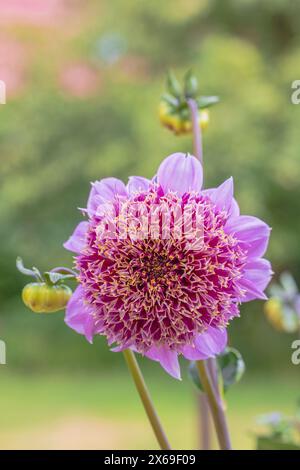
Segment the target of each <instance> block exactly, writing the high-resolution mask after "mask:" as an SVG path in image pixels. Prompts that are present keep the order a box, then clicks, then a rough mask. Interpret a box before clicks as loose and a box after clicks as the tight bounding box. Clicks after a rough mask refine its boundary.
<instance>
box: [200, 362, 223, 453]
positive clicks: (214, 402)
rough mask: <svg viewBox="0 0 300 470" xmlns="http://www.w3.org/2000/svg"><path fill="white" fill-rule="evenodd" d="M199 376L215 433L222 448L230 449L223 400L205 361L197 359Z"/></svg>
mask: <svg viewBox="0 0 300 470" xmlns="http://www.w3.org/2000/svg"><path fill="white" fill-rule="evenodd" d="M197 368H198V372H199V377H200V380H201V383H202V386H203V389H204V391H205V393H206V396H207V399H208V402H209V406H210V409H211V413H212V417H213V421H214V425H215V428H216V433H217V437H218V441H219V445H220V448H221V449H222V450H231V442H230V437H229V431H228V427H227V422H226V416H225V411H224V405H223V401H222V399H221V396H220V392H219V388H217V389H216V388H215V387H214V385H213V383H212V380H211V376H210V374H209V372H208V368H207V363H206V361H197Z"/></svg>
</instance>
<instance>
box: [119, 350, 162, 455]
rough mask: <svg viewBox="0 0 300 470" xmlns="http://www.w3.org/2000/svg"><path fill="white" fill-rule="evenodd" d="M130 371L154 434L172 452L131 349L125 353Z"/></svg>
mask: <svg viewBox="0 0 300 470" xmlns="http://www.w3.org/2000/svg"><path fill="white" fill-rule="evenodd" d="M123 354H124V356H125V360H126V362H127V366H128V369H129V371H130V373H131V375H132V378H133V381H134V383H135V386H136V388H137V391H138V393H139V395H140V398H141V400H142V403H143V405H144V408H145V411H146V413H147V416H148V418H149V421H150V424H151V426H152V429H153V432H154V434H155V436H156V439H157V441H158V443H159V446H160V448H161V449H162V450H170V449H171V446H170V444H169V442H168V439H167V437H166V435H165V432H164V430H163V428H162V425H161V423H160V420H159V417H158V415H157V413H156V411H155V408H154V405H153V402H152V399H151V397H150V394H149V391H148V389H147V385H146V383H145V381H144V377H143V375H142V372H141V370H140V368H139V365H138V363H137V360H136V357H135V355H134V352H133V351H131V350H130V349H126V350H125V351H123Z"/></svg>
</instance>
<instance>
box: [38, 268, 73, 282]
mask: <svg viewBox="0 0 300 470" xmlns="http://www.w3.org/2000/svg"><path fill="white" fill-rule="evenodd" d="M44 278H45V281H46V283H47V284H49V285H53V284H59V283H61V282H64V281H67V280H71V279H76V277H75V276H73V275H72V274H62V273H56V272H51V271H46V272H45V273H44Z"/></svg>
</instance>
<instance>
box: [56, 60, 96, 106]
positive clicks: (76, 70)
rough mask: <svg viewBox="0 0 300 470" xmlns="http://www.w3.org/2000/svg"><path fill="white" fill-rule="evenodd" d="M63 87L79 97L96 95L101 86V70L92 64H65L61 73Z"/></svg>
mask: <svg viewBox="0 0 300 470" xmlns="http://www.w3.org/2000/svg"><path fill="white" fill-rule="evenodd" d="M60 84H61V87H62V89H63V90H64V91H65V92H67V93H68V94H70V95H72V96H75V97H77V98H86V97H89V96H92V95H95V94H96V93H97V92H98V90H99V89H100V87H101V78H100V76H99V72H98V71H97V70H95V69H94V68H93V67H92V66H91V65H89V64H87V63H84V62H78V63H73V64H69V65H67V66H65V68H64V69H63V70H62V73H61V75H60Z"/></svg>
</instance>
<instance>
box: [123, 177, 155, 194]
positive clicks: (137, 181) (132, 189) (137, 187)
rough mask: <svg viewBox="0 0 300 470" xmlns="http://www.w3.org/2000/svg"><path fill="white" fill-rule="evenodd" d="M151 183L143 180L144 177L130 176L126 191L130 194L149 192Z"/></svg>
mask: <svg viewBox="0 0 300 470" xmlns="http://www.w3.org/2000/svg"><path fill="white" fill-rule="evenodd" d="M150 183H151V181H150V180H148V179H147V178H143V177H142V176H130V177H129V180H128V183H127V186H126V189H127V192H128V194H134V193H136V192H142V191H147V190H148V189H149V186H150Z"/></svg>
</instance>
